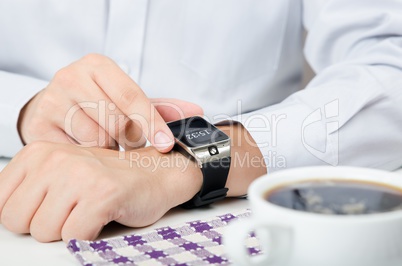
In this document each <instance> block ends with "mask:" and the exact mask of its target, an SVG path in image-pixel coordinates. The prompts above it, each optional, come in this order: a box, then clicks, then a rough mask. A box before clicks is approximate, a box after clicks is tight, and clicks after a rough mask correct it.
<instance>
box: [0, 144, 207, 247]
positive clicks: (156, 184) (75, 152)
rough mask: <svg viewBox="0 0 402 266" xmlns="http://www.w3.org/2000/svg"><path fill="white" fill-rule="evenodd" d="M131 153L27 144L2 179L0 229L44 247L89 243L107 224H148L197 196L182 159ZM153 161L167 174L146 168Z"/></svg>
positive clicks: (196, 179) (196, 175)
mask: <svg viewBox="0 0 402 266" xmlns="http://www.w3.org/2000/svg"><path fill="white" fill-rule="evenodd" d="M131 153H134V156H131V155H130V152H126V153H119V152H118V151H114V150H106V149H99V148H83V147H77V146H75V145H68V144H54V143H47V142H33V143H32V144H29V145H27V146H26V147H25V148H24V149H23V150H22V151H21V152H19V153H18V154H17V155H16V156H15V157H14V158H13V159H12V161H11V162H10V163H9V164H8V165H7V166H6V168H5V169H4V170H3V171H2V172H1V173H0V214H1V216H0V222H1V223H2V224H3V226H4V227H5V228H7V229H9V230H10V231H12V232H15V233H30V234H31V235H32V236H33V237H34V238H36V239H37V240H38V241H41V242H50V241H56V240H60V239H63V240H64V241H68V240H70V239H72V238H78V239H90V240H92V239H94V238H96V237H97V236H98V234H99V233H100V231H101V230H102V228H103V226H104V225H106V224H107V223H109V222H110V221H117V222H119V223H121V224H124V225H127V226H132V227H139V226H146V225H149V224H152V223H154V222H155V221H157V220H158V219H159V218H161V216H162V215H164V214H165V213H166V212H167V211H168V210H169V209H171V208H172V207H174V206H177V205H178V204H180V203H182V202H185V201H187V200H189V199H190V198H191V197H192V196H193V195H195V194H196V193H197V192H198V190H199V189H200V187H201V183H202V177H201V171H200V170H199V169H198V168H197V166H196V165H195V164H194V163H193V162H191V161H187V159H186V158H185V157H184V156H182V155H180V154H178V153H175V152H173V153H169V154H162V153H159V152H158V151H157V150H156V149H155V148H153V147H148V148H143V149H138V150H135V151H132V152H131ZM122 154H123V155H125V158H123V159H121V158H119V155H122ZM130 156H131V157H130ZM158 160H159V161H158ZM172 160H177V161H174V162H173V161H172ZM179 161H181V162H182V163H183V165H182V166H183V168H181V167H180V166H179V167H178V165H180V162H179ZM158 162H159V163H161V162H165V167H163V164H162V165H151V166H150V165H149V163H151V164H157V163H158ZM169 162H170V164H169ZM177 162H179V164H177ZM185 164H187V167H186V165H185ZM166 165H169V166H166Z"/></svg>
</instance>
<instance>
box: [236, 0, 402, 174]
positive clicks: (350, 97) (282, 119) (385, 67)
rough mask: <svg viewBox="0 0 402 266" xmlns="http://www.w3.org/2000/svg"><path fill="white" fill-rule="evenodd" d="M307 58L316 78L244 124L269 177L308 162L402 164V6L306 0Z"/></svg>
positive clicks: (243, 117)
mask: <svg viewBox="0 0 402 266" xmlns="http://www.w3.org/2000/svg"><path fill="white" fill-rule="evenodd" d="M303 10H304V11H303V16H304V17H303V23H304V26H305V28H306V30H307V31H308V35H307V39H306V43H305V50H304V53H305V57H306V59H307V61H308V62H309V64H310V65H311V67H312V69H313V70H314V72H315V73H316V77H315V78H314V79H313V80H312V81H311V82H310V83H309V84H308V85H307V87H306V88H305V89H304V90H302V91H299V92H297V93H295V94H292V95H290V96H289V97H288V98H287V99H285V100H284V101H283V102H281V103H279V104H277V105H273V106H270V107H267V108H264V109H261V110H257V111H254V112H251V113H248V114H243V115H240V116H239V117H237V118H236V120H238V121H240V122H241V123H242V124H243V125H244V126H245V127H246V128H247V129H248V131H249V132H250V134H251V136H252V137H253V138H254V140H255V141H256V143H257V145H258V146H259V148H260V150H261V152H262V154H263V156H264V161H265V164H266V166H267V168H268V172H272V171H275V170H279V169H283V168H290V167H300V166H308V165H324V164H330V165H353V166H364V167H373V168H382V169H389V170H391V169H396V168H398V167H400V166H401V165H402V26H401V25H402V16H401V14H402V3H401V2H400V1H396V0H395V1H392V0H386V1H377V0H364V1H363V0H355V1H349V0H347V1H346V0H333V1H331V0H327V1H321V0H306V1H304V6H303Z"/></svg>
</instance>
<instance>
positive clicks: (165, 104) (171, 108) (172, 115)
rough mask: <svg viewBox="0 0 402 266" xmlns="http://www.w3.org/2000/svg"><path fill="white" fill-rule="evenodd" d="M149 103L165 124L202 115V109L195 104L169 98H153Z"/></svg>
mask: <svg viewBox="0 0 402 266" xmlns="http://www.w3.org/2000/svg"><path fill="white" fill-rule="evenodd" d="M150 101H151V103H152V105H153V106H155V108H156V110H157V111H158V113H159V114H160V115H161V116H162V118H163V119H164V120H165V121H166V122H170V121H174V120H179V119H183V118H186V117H190V116H195V115H198V116H203V115H204V111H203V110H202V108H201V107H200V106H199V105H197V104H195V103H190V102H187V101H183V100H178V99H170V98H153V99H150Z"/></svg>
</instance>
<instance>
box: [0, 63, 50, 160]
mask: <svg viewBox="0 0 402 266" xmlns="http://www.w3.org/2000/svg"><path fill="white" fill-rule="evenodd" d="M0 80H1V83H0V86H1V89H0V131H1V138H0V157H13V156H14V155H15V154H16V153H17V152H18V151H19V150H21V149H22V147H23V146H24V145H23V143H22V141H21V138H20V135H19V133H18V129H17V124H18V118H19V114H20V111H21V109H22V108H23V107H24V106H25V104H26V103H27V102H28V101H29V100H30V99H32V97H34V96H35V95H36V94H37V93H38V92H39V91H40V90H42V89H43V88H45V87H46V86H47V84H48V83H49V82H48V81H44V80H40V79H36V78H31V77H27V76H23V75H19V74H13V73H8V72H3V71H0Z"/></svg>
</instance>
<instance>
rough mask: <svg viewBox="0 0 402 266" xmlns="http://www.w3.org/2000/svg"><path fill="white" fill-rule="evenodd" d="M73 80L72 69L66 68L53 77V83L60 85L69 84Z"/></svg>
mask: <svg viewBox="0 0 402 266" xmlns="http://www.w3.org/2000/svg"><path fill="white" fill-rule="evenodd" d="M74 80H75V73H74V70H73V68H72V67H70V66H67V67H63V68H61V69H60V70H59V71H57V72H56V74H55V75H54V77H53V81H57V82H59V83H61V84H67V85H68V84H70V83H72V81H74Z"/></svg>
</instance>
